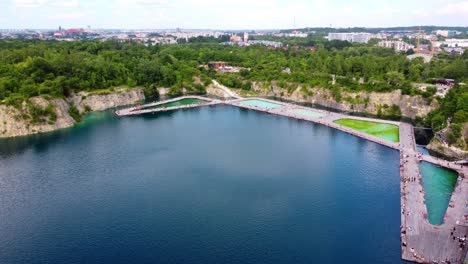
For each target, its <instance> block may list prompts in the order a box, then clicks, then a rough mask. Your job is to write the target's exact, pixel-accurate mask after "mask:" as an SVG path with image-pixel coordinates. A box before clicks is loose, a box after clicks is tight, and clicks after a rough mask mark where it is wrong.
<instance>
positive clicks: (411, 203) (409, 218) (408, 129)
mask: <svg viewBox="0 0 468 264" xmlns="http://www.w3.org/2000/svg"><path fill="white" fill-rule="evenodd" d="M232 97H234V98H236V99H234V100H228V101H220V100H213V99H209V98H205V97H199V96H184V97H179V98H174V99H171V100H166V101H161V102H156V103H151V104H146V105H142V106H137V107H131V108H127V109H122V110H119V111H117V112H116V114H117V115H119V116H128V115H139V114H144V113H154V112H162V111H171V110H177V109H186V108H193V107H200V106H206V105H217V104H226V105H232V106H236V107H240V108H245V109H250V110H255V111H260V112H264V113H268V114H273V115H280V116H284V117H288V118H294V119H298V120H304V121H309V122H314V123H317V124H321V125H325V126H328V127H331V128H334V129H338V130H340V131H343V132H345V133H348V134H350V135H354V136H357V137H361V138H364V139H366V140H369V141H372V142H375V143H378V144H380V145H383V146H386V147H389V148H392V149H395V150H398V151H400V182H401V184H400V194H401V195H400V196H401V199H400V201H401V234H400V235H401V242H402V243H401V246H402V258H403V259H405V260H408V261H413V262H419V263H462V262H463V260H464V259H465V257H466V255H467V249H468V246H465V247H463V248H461V247H460V245H461V243H460V241H461V240H460V238H463V237H466V236H467V235H468V191H467V190H468V179H467V176H468V167H467V166H463V165H460V164H457V163H455V162H448V161H445V160H443V159H439V158H436V157H432V156H429V155H423V154H422V153H418V152H417V149H416V142H415V139H414V131H413V130H414V128H413V126H412V125H410V124H407V123H402V122H395V121H388V120H380V119H374V118H364V117H355V116H348V115H344V114H340V113H333V112H328V111H324V110H319V109H314V108H309V107H303V106H298V105H294V104H289V103H284V102H278V101H274V100H269V99H264V98H248V99H249V100H250V99H257V100H262V101H266V102H270V103H274V104H277V105H280V107H277V108H273V109H266V108H262V107H257V106H252V105H246V104H241V102H242V101H243V100H246V99H244V98H240V97H239V96H238V95H236V94H232ZM184 98H192V99H201V100H205V101H206V103H202V104H195V105H182V106H175V107H167V108H153V109H148V107H152V106H157V105H160V104H165V103H169V102H173V101H177V100H181V99H184ZM296 109H303V110H308V111H313V112H316V113H320V114H322V115H323V116H321V117H311V116H305V115H300V114H297V112H294V111H292V110H296ZM342 118H351V119H357V120H364V121H371V122H379V123H387V124H393V125H397V126H399V130H400V142H399V143H395V142H391V141H388V140H384V139H381V138H379V137H376V136H372V135H369V134H366V133H363V132H360V131H357V130H354V129H351V128H348V127H345V126H341V125H339V124H336V123H334V121H336V120H338V119H342ZM421 161H426V162H430V163H433V164H435V165H439V166H442V167H445V168H449V169H452V170H455V171H457V172H458V174H459V177H458V181H457V184H456V187H455V191H454V192H453V194H452V197H451V200H450V205H449V208H448V210H447V213H446V217H445V219H444V223H443V224H442V225H439V226H437V225H431V224H429V222H428V219H427V210H426V204H425V203H426V202H425V198H424V189H423V186H422V178H421V173H420V169H419V163H420V162H421ZM454 227H455V231H453V228H454ZM452 232H453V234H451V233H452ZM454 237H455V239H454ZM465 242H466V241H465ZM447 261H449V262H447Z"/></svg>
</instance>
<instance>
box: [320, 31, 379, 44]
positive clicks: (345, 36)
mask: <svg viewBox="0 0 468 264" xmlns="http://www.w3.org/2000/svg"><path fill="white" fill-rule="evenodd" d="M371 36H372V34H370V33H328V40H343V41H349V42H358V43H367V42H368V41H369V40H370V39H371Z"/></svg>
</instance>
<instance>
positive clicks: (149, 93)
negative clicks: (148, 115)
mask: <svg viewBox="0 0 468 264" xmlns="http://www.w3.org/2000/svg"><path fill="white" fill-rule="evenodd" d="M143 92H144V94H145V97H146V98H159V90H158V87H156V85H154V84H151V85H150V86H148V87H145V89H144V90H143Z"/></svg>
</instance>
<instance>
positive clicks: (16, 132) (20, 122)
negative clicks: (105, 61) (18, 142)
mask: <svg viewBox="0 0 468 264" xmlns="http://www.w3.org/2000/svg"><path fill="white" fill-rule="evenodd" d="M30 102H31V103H32V104H34V105H36V106H38V107H41V108H45V107H47V106H48V105H49V103H50V104H52V106H53V108H54V111H55V114H56V116H57V117H56V120H55V122H50V117H48V118H46V120H45V121H44V122H39V123H33V122H32V121H31V119H30V117H29V114H30V110H29V108H28V106H27V104H26V103H25V102H23V104H22V105H21V107H20V109H17V108H15V107H13V106H7V105H0V137H17V136H25V135H30V134H36V133H44V132H49V131H53V130H56V129H61V128H66V127H70V126H73V124H74V121H73V118H71V117H70V115H69V114H68V109H69V108H70V106H69V105H68V103H67V102H66V101H65V100H63V99H52V100H46V99H44V98H42V97H35V98H31V99H30Z"/></svg>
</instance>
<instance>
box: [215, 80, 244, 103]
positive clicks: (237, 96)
mask: <svg viewBox="0 0 468 264" xmlns="http://www.w3.org/2000/svg"><path fill="white" fill-rule="evenodd" d="M213 84H214V85H215V87H216V88H220V89H221V90H223V91H224V92H225V93H226V94H228V95H229V96H231V97H232V98H236V99H241V98H242V97H241V96H240V95H238V94H236V93H235V92H233V91H231V89H229V88H227V87H226V86H224V85H222V84H220V83H219V82H218V81H216V80H213Z"/></svg>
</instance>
